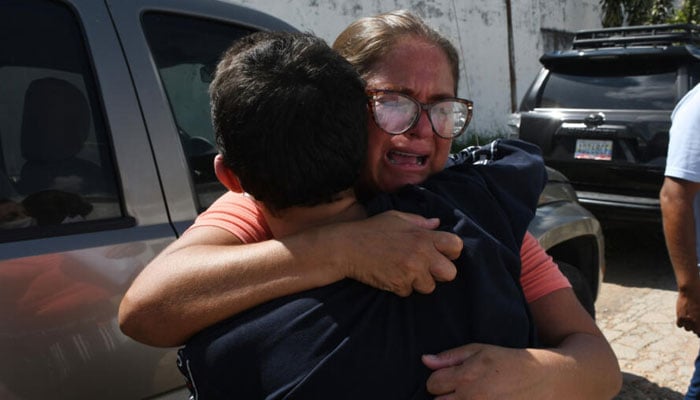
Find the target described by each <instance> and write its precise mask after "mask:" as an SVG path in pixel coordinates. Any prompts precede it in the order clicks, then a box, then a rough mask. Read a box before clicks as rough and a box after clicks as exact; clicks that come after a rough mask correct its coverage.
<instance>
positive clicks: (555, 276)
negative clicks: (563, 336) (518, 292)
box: [520, 232, 571, 303]
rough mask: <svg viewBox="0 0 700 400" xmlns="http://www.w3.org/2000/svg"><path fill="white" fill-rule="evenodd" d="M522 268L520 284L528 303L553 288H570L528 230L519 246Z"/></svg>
mask: <svg viewBox="0 0 700 400" xmlns="http://www.w3.org/2000/svg"><path fill="white" fill-rule="evenodd" d="M520 259H521V260H522V270H521V272H520V284H521V285H522V287H523V292H524V293H525V300H527V302H528V303H532V302H533V301H535V300H537V299H539V298H540V297H542V296H545V295H548V294H550V293H552V292H554V291H555V290H559V289H563V288H570V287H571V284H570V283H569V280H568V279H566V277H565V276H564V274H562V273H561V271H560V270H559V267H558V266H557V264H556V263H554V260H553V259H552V257H551V256H550V255H548V254H547V253H546V252H545V251H544V249H543V248H542V246H540V244H539V242H537V239H535V237H534V236H532V234H531V233H530V232H527V233H526V234H525V238H524V239H523V245H522V247H521V248H520Z"/></svg>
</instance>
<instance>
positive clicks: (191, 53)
mask: <svg viewBox="0 0 700 400" xmlns="http://www.w3.org/2000/svg"><path fill="white" fill-rule="evenodd" d="M143 27H144V31H145V33H146V38H147V40H148V44H149V46H150V48H151V52H152V54H153V58H154V60H155V63H156V66H157V68H158V72H159V74H160V79H161V81H162V83H163V87H164V88H165V92H166V95H167V97H168V101H169V102H170V108H171V110H172V113H173V118H174V120H175V123H176V125H177V128H178V131H179V134H180V141H181V143H182V148H183V151H184V153H185V156H186V157H187V161H188V163H189V168H190V173H191V176H192V181H193V182H194V183H195V191H196V192H197V199H198V202H199V209H200V211H201V210H204V209H205V208H207V207H208V206H209V205H211V203H212V202H213V201H214V200H215V199H216V198H217V197H218V196H219V195H220V194H221V193H223V191H224V189H223V186H221V185H220V184H219V182H218V181H217V179H216V176H215V175H214V169H213V159H214V156H215V155H216V153H217V150H216V145H215V143H216V140H215V138H214V130H213V128H212V124H211V115H210V113H211V107H210V105H209V92H208V90H209V83H211V80H212V77H213V74H214V71H215V69H216V64H217V63H218V61H219V57H220V55H221V54H222V53H223V52H224V51H225V50H226V49H227V48H228V47H229V46H230V45H231V43H233V41H235V40H236V39H239V38H241V37H243V36H246V35H248V34H250V33H252V32H253V31H252V30H250V29H245V28H241V27H238V26H234V25H230V24H224V23H220V22H216V21H212V20H209V19H200V18H193V17H187V16H181V15H175V14H167V13H156V12H150V13H146V14H145V15H144V16H143Z"/></svg>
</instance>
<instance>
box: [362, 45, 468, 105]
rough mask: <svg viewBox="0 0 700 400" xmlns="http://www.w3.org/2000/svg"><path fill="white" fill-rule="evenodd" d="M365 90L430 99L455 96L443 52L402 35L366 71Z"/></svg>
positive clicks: (450, 70) (436, 47) (452, 80)
mask: <svg viewBox="0 0 700 400" xmlns="http://www.w3.org/2000/svg"><path fill="white" fill-rule="evenodd" d="M366 75H367V76H366V77H365V80H366V81H367V87H368V89H389V90H396V91H401V92H404V93H407V94H412V95H419V94H425V95H427V97H430V98H439V97H451V96H454V95H455V94H454V86H455V84H454V79H453V77H452V69H451V68H450V64H449V61H448V58H447V55H446V54H445V52H444V51H443V50H442V49H441V48H439V47H438V46H436V45H434V44H431V43H428V42H426V41H425V40H420V39H416V38H412V37H411V38H402V39H400V40H399V41H397V42H396V43H395V44H394V46H393V47H392V48H391V50H389V51H388V52H386V53H385V55H384V56H382V57H381V58H380V59H379V60H377V62H375V63H374V65H373V66H372V68H370V71H369V73H367V74H366Z"/></svg>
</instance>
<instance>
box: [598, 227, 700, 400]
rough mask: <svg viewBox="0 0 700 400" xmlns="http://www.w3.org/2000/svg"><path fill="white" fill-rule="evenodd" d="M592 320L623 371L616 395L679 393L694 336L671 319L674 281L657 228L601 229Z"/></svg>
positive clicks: (623, 398)
mask: <svg viewBox="0 0 700 400" xmlns="http://www.w3.org/2000/svg"><path fill="white" fill-rule="evenodd" d="M605 235H606V260H607V272H606V275H605V279H604V281H603V285H602V287H601V292H600V295H599V296H598V300H597V301H596V308H597V315H596V319H597V322H598V326H599V327H600V328H601V330H602V331H603V332H604V333H605V335H606V337H607V338H608V340H609V341H610V343H611V344H612V346H613V349H614V351H615V353H616V354H617V357H618V359H619V362H620V367H621V368H622V371H623V373H624V385H623V388H622V390H621V391H620V393H619V395H618V396H617V397H615V399H617V400H641V399H651V400H665V399H673V400H678V399H682V398H683V394H684V393H685V390H686V388H687V385H688V382H689V381H690V376H691V375H692V373H693V363H694V360H695V357H696V356H697V354H698V348H699V347H700V340H698V338H697V337H696V336H695V335H693V334H692V333H690V332H686V331H684V330H682V329H679V328H677V327H676V325H675V303H676V285H675V279H674V277H673V270H672V268H671V265H670V262H669V260H668V256H667V253H666V248H665V245H664V241H663V235H662V234H661V232H660V230H659V229H653V228H645V229H617V230H612V231H606V232H605Z"/></svg>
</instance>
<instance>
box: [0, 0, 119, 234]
mask: <svg viewBox="0 0 700 400" xmlns="http://www.w3.org/2000/svg"><path fill="white" fill-rule="evenodd" d="M3 11H4V12H3V14H2V15H0V50H2V51H0V82H2V86H0V88H1V89H0V241H2V240H3V239H4V238H6V237H8V238H11V239H15V240H16V239H18V238H23V237H24V238H26V237H36V236H47V235H54V234H63V233H68V232H74V231H76V230H78V231H85V228H86V227H88V226H94V224H87V222H86V221H90V220H105V219H113V218H117V217H122V216H123V213H122V206H121V202H120V199H119V196H118V183H117V178H116V175H115V169H114V165H113V160H112V154H111V149H110V141H109V138H108V134H107V129H106V126H105V122H104V118H103V115H102V107H101V105H100V104H99V102H98V96H97V93H96V91H97V89H96V84H95V79H94V75H93V72H92V69H91V67H90V65H91V64H90V62H89V59H88V56H87V52H86V47H85V41H84V38H83V34H82V29H81V27H80V25H79V24H78V22H77V20H76V18H75V16H74V15H73V12H72V11H71V10H70V9H69V8H68V7H66V6H64V5H61V4H60V3H57V2H53V1H45V0H28V1H14V2H10V4H9V5H8V4H5V5H3ZM78 222H81V223H82V224H79V223H78ZM69 223H70V224H69ZM37 226H38V227H39V228H37ZM47 226H50V227H51V228H46V227H47ZM57 226H58V227H59V229H56V227H57ZM21 229H24V231H22V232H20V230H21ZM27 229H29V230H27ZM91 229H95V228H91ZM98 229H99V228H98ZM3 232H4V233H8V232H9V236H8V235H7V234H4V233H3Z"/></svg>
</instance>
